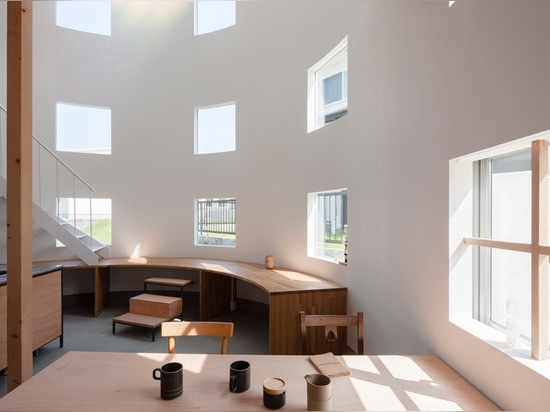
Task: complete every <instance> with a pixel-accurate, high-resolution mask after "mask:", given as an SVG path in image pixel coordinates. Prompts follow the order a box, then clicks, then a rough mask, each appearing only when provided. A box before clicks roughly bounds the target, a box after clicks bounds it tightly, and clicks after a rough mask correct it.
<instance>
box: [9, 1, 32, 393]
mask: <svg viewBox="0 0 550 412" xmlns="http://www.w3.org/2000/svg"><path fill="white" fill-rule="evenodd" d="M7 27H8V33H7V106H8V107H7V108H8V113H7V156H6V161H7V250H8V253H7V261H8V265H7V267H8V272H9V274H10V275H9V276H10V280H9V282H10V288H9V289H8V308H9V311H8V368H9V371H10V373H9V375H8V391H11V390H13V389H15V388H17V387H18V386H20V385H21V384H22V383H23V382H25V381H26V380H28V379H29V378H31V377H32V373H33V363H32V1H21V2H20V1H9V2H8V5H7Z"/></svg>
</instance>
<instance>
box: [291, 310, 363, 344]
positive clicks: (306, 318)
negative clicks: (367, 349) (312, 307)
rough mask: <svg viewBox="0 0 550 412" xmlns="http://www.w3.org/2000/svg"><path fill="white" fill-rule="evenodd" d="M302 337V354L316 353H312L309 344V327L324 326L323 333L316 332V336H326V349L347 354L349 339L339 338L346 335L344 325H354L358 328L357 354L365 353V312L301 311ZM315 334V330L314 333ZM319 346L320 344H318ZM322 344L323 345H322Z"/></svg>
mask: <svg viewBox="0 0 550 412" xmlns="http://www.w3.org/2000/svg"><path fill="white" fill-rule="evenodd" d="M299 316H300V337H301V347H302V355H316V354H317V353H312V350H310V348H311V347H312V346H311V344H310V345H308V333H307V329H308V328H309V327H317V326H322V327H324V330H323V332H324V333H323V334H322V335H321V334H316V335H315V337H316V338H318V339H319V338H320V337H321V336H322V337H324V339H325V340H326V346H324V347H325V349H326V350H327V351H330V352H332V353H334V354H335V355H345V354H346V353H347V345H346V342H347V339H342V338H341V336H340V339H339V338H338V336H339V335H344V337H346V329H345V328H344V327H347V326H353V327H356V328H357V354H358V355H363V353H364V347H363V346H364V345H363V312H357V315H356V316H355V315H306V313H305V312H304V311H300V313H299ZM311 335H313V331H312V334H311ZM316 346H317V347H318V345H316ZM321 346H322V345H321Z"/></svg>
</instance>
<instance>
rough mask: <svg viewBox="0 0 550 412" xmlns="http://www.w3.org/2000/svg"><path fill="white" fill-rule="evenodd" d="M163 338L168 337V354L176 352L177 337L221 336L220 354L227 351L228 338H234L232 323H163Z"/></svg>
mask: <svg viewBox="0 0 550 412" xmlns="http://www.w3.org/2000/svg"><path fill="white" fill-rule="evenodd" d="M160 333H161V336H164V337H168V353H175V351H176V339H175V337H176V336H219V337H220V338H221V342H220V354H222V355H224V354H225V353H226V351H227V338H230V337H232V336H233V323H232V322H176V321H174V322H163V323H162V325H161V332H160Z"/></svg>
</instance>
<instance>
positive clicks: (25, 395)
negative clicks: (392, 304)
mask: <svg viewBox="0 0 550 412" xmlns="http://www.w3.org/2000/svg"><path fill="white" fill-rule="evenodd" d="M337 358H338V359H339V360H340V361H341V362H342V364H344V365H345V366H346V367H347V368H348V369H349V370H350V372H351V375H350V376H340V377H333V378H332V393H333V397H332V406H333V409H334V410H340V411H359V410H378V411H383V410H391V411H397V410H415V411H423V410H438V411H445V410H454V411H457V410H476V411H483V410H498V407H497V406H496V405H495V404H494V403H492V402H491V401H490V400H489V399H487V398H486V397H485V396H483V394H481V393H480V392H479V391H478V390H477V389H475V388H474V387H473V386H472V385H470V384H469V383H468V382H467V381H466V380H464V379H463V378H462V377H461V376H460V375H458V374H457V373H456V372H455V371H454V370H452V369H451V368H450V367H449V366H447V365H446V364H445V363H444V362H442V361H441V360H440V359H439V358H437V357H435V356H338V357H337ZM241 359H242V360H247V361H249V362H250V364H251V385H250V389H249V390H247V391H246V392H243V393H231V392H229V366H230V364H231V362H233V361H235V360H241ZM170 361H178V362H181V363H182V364H183V366H184V375H183V394H182V395H181V396H180V397H178V398H176V399H172V400H162V399H161V397H160V383H159V381H158V380H154V379H153V377H152V373H153V369H154V368H156V367H160V366H161V365H162V364H164V363H166V362H170ZM308 373H317V371H316V370H315V368H314V366H313V364H312V363H311V362H310V361H309V359H308V357H307V356H287V355H206V354H173V355H169V354H160V353H113V352H69V353H67V354H65V355H64V356H62V357H61V358H59V359H58V360H57V361H55V362H54V363H52V364H51V365H50V366H48V367H47V368H45V369H44V370H42V371H41V372H39V373H38V374H36V375H35V376H33V377H32V378H31V379H29V380H28V381H27V382H25V383H24V384H22V385H21V386H19V387H18V388H16V389H14V390H13V391H11V392H10V393H8V394H7V395H5V396H4V397H3V398H0V411H18V410H25V411H33V410H40V411H47V410H56V411H64V410H70V411H96V410H116V411H152V410H158V411H161V410H178V411H191V410H208V411H222V410H223V411H258V410H267V409H266V408H265V407H264V406H263V400H262V399H263V398H262V396H263V395H262V393H263V392H262V384H263V381H264V380H265V379H267V378H270V377H277V378H282V379H284V380H285V382H286V405H285V406H284V407H283V408H282V409H281V411H296V410H301V411H305V410H306V405H307V401H306V381H305V379H304V376H305V375H306V374H308Z"/></svg>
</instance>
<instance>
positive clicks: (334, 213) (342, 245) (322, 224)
mask: <svg viewBox="0 0 550 412" xmlns="http://www.w3.org/2000/svg"><path fill="white" fill-rule="evenodd" d="M347 236H348V191H347V189H338V190H331V191H327V192H314V193H309V194H308V256H311V257H315V258H319V259H325V260H330V261H332V262H341V263H347Z"/></svg>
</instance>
